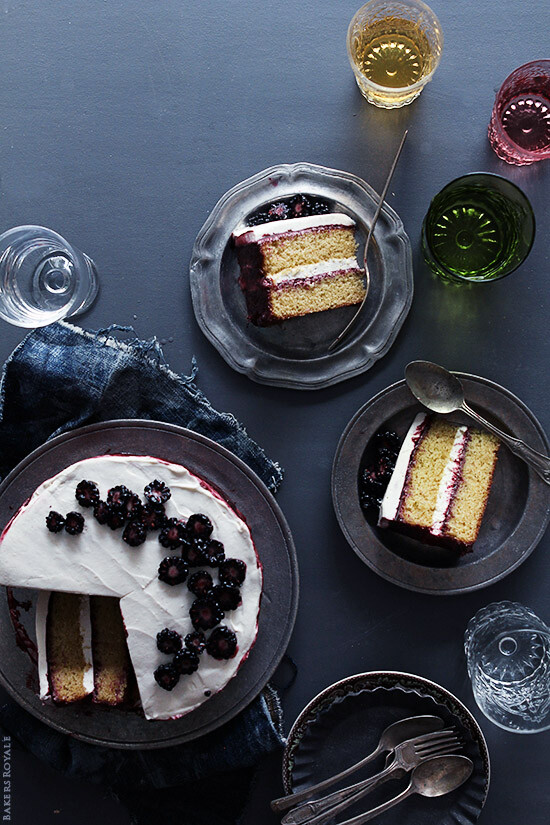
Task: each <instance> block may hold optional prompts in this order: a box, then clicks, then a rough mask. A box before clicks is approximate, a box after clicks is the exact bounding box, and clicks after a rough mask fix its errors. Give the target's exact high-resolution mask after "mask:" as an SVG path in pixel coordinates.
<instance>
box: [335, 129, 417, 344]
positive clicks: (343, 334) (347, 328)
mask: <svg viewBox="0 0 550 825" xmlns="http://www.w3.org/2000/svg"><path fill="white" fill-rule="evenodd" d="M408 133H409V130H408V129H405V131H404V132H403V137H402V138H401V143H400V144H399V146H398V147H397V152H396V153H395V157H394V159H393V162H392V165H391V166H390V171H389V172H388V177H387V178H386V183H385V184H384V188H383V189H382V194H381V195H380V198H379V200H378V205H377V207H376V211H375V213H374V217H373V219H372V222H371V225H370V228H369V231H368V234H367V240H366V241H365V251H364V253H363V262H364V266H365V278H366V281H367V288H366V290H365V297H364V298H363V300H362V301H361V303H360V305H359V307H358V308H357V311H356V312H355V315H354V316H353V318H352V319H351V321H350V322H349V323H348V324H346V326H345V327H344V329H343V330H342V332H341V333H340V334H339V335H338V336H337V337H336V338H335V339H334V341H333V342H332V343H331V344H330V345H329V347H328V352H332V351H333V350H334V349H336V347H337V346H338V345H339V344H340V343H341V342H342V341H343V339H344V338H345V337H346V335H347V334H348V332H349V331H350V329H351V328H352V326H353V325H354V324H355V322H356V320H357V319H358V318H359V316H360V314H361V310H362V309H363V307H364V306H365V301H366V300H367V295H368V294H369V281H370V274H369V267H368V264H367V252H368V250H369V245H370V242H371V238H372V235H373V232H374V227H375V226H376V221H377V220H378V218H379V216H380V212H381V211H382V207H383V205H384V201H385V199H386V195H387V193H388V189H389V186H390V182H391V179H392V177H393V173H394V172H395V167H396V166H397V161H398V160H399V156H400V154H401V150H402V149H403V146H404V145H405V138H406V137H407V135H408Z"/></svg>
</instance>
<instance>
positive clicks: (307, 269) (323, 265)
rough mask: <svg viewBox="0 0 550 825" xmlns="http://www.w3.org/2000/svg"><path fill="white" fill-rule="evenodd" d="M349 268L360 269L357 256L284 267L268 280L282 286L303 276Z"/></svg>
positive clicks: (318, 274)
mask: <svg viewBox="0 0 550 825" xmlns="http://www.w3.org/2000/svg"><path fill="white" fill-rule="evenodd" d="M348 269H354V270H357V269H359V266H358V265H357V260H356V259H355V257H353V258H333V259H332V260H330V261H319V262H318V263H315V264H307V265H305V266H296V267H292V268H289V269H283V270H281V272H277V274H275V275H269V276H268V278H267V280H268V281H271V283H272V284H273V285H274V286H280V285H281V284H283V283H286V282H292V281H297V280H301V279H303V278H316V277H319V276H323V275H327V276H328V275H333V274H334V273H335V272H340V271H342V270H344V271H346V270H348ZM361 271H362V270H361Z"/></svg>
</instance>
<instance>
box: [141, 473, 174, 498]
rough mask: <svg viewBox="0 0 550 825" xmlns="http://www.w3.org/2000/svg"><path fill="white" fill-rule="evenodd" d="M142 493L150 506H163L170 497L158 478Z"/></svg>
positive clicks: (166, 488) (169, 493)
mask: <svg viewBox="0 0 550 825" xmlns="http://www.w3.org/2000/svg"><path fill="white" fill-rule="evenodd" d="M143 493H144V495H145V498H146V499H147V501H149V502H150V503H151V504H164V503H165V502H167V501H168V499H169V498H170V496H171V495H172V493H171V492H170V489H169V488H168V487H167V486H166V484H165V483H164V481H159V480H158V478H156V479H155V480H154V481H152V482H151V483H150V484H148V485H147V486H146V487H145V489H144V491H143Z"/></svg>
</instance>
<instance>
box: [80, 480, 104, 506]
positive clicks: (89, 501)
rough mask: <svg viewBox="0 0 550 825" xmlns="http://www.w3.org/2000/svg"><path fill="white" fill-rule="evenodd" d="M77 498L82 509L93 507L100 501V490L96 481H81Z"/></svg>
mask: <svg viewBox="0 0 550 825" xmlns="http://www.w3.org/2000/svg"><path fill="white" fill-rule="evenodd" d="M75 497H76V500H77V501H78V503H79V504H80V505H81V506H82V507H93V506H94V504H97V502H98V501H99V489H98V486H97V484H96V483H95V481H81V482H80V484H77V485H76V492H75Z"/></svg>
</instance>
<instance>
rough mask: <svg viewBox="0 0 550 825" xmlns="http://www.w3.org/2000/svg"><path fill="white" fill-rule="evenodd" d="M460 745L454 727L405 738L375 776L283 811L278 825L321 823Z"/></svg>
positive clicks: (460, 741) (319, 824)
mask: <svg viewBox="0 0 550 825" xmlns="http://www.w3.org/2000/svg"><path fill="white" fill-rule="evenodd" d="M461 748H462V740H461V738H460V736H459V735H458V734H457V732H456V730H455V728H445V729H444V730H440V731H436V732H434V733H426V734H424V735H423V736H417V737H416V738H415V739H409V740H408V741H407V742H402V743H401V744H400V745H397V747H396V748H395V750H394V755H393V760H392V761H391V763H390V764H389V765H387V766H386V767H385V768H384V770H382V771H381V772H380V773H378V774H376V776H372V777H370V778H369V779H364V780H363V781H361V782H356V783H355V784H354V785H349V786H348V787H347V788H343V789H342V790H339V791H334V793H331V794H328V795H327V796H323V797H321V799H317V800H315V801H314V802H305V803H304V804H302V805H299V806H298V807H297V808H293V809H292V810H291V811H289V812H288V813H287V814H285V816H284V817H283V818H282V820H281V823H282V825H301V823H304V822H307V823H308V825H323V823H325V822H330V820H331V819H333V818H334V817H335V816H336V815H337V814H339V813H340V812H341V811H343V810H345V808H347V807H349V806H350V805H352V804H353V803H354V802H357V801H358V800H359V799H362V798H363V797H364V796H366V795H367V794H368V793H370V791H373V790H374V789H375V788H378V787H379V786H380V785H382V784H383V783H384V782H387V781H388V779H391V778H399V777H402V776H404V775H405V774H406V773H408V772H409V771H412V770H413V768H415V767H416V766H417V765H420V764H421V762H425V761H426V759H431V758H432V756H439V755H440V754H448V753H455V752H456V751H457V750H460V749H461ZM325 812H326V813H325Z"/></svg>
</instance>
